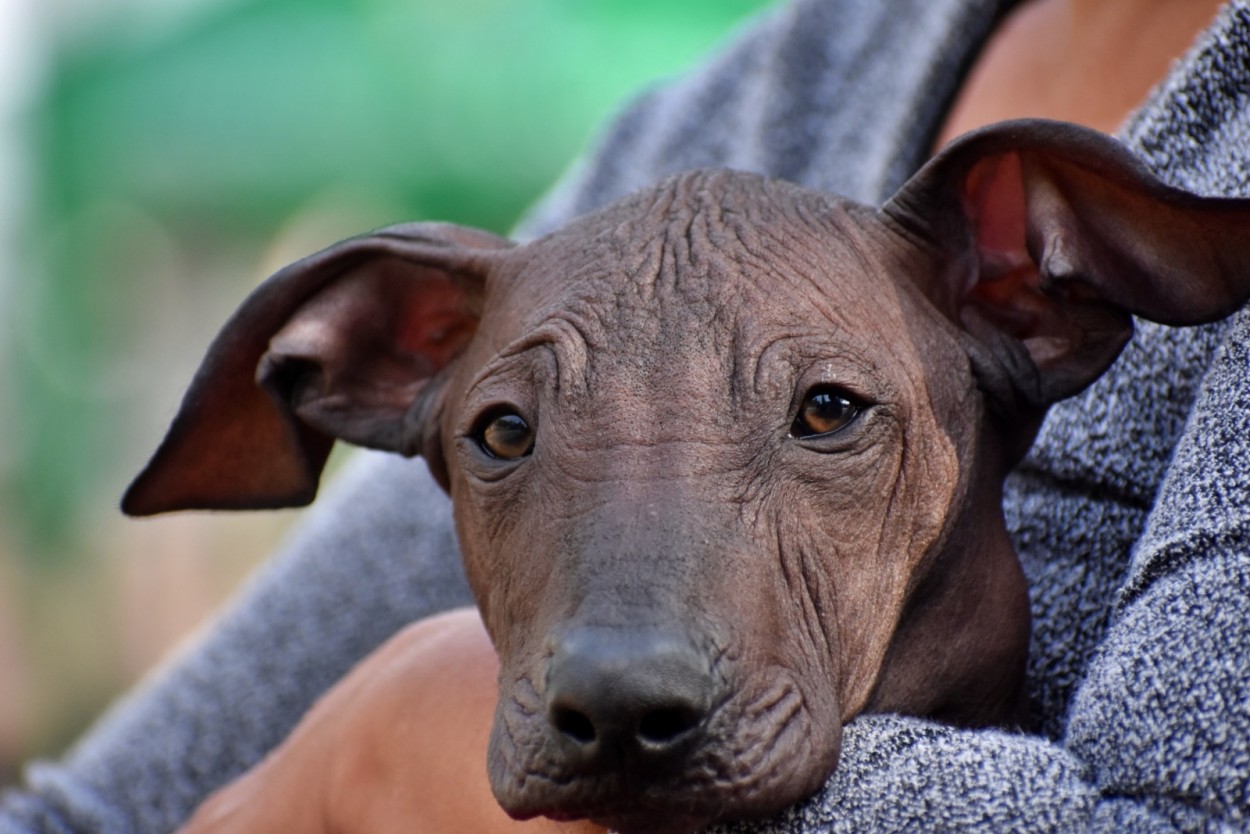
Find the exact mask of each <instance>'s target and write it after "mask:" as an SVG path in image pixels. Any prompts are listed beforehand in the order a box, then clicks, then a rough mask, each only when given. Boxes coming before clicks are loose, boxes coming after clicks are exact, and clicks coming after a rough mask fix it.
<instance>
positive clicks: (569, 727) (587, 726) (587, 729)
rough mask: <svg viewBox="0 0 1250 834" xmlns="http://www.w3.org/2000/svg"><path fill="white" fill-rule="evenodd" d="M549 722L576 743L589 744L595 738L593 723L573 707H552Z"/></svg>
mask: <svg viewBox="0 0 1250 834" xmlns="http://www.w3.org/2000/svg"><path fill="white" fill-rule="evenodd" d="M551 723H552V724H553V725H554V726H555V728H556V729H557V730H558V731H560V733H562V734H563V735H565V736H567V737H569V738H570V739H572V740H573V741H576V742H577V743H578V744H590V743H591V742H593V741H594V740H595V725H594V723H593V722H592V721H591V720H590V719H589V718H587V717H586V716H585V715H583V714H582V713H580V712H578V711H577V710H575V709H569V708H568V707H553V708H552V710H551Z"/></svg>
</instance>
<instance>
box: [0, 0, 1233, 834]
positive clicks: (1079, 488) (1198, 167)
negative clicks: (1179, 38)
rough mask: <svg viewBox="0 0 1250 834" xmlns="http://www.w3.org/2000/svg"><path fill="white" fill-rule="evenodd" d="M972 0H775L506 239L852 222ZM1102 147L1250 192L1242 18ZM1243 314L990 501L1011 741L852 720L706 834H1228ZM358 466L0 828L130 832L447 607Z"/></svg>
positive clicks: (1137, 383)
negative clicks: (1028, 643) (694, 213)
mask: <svg viewBox="0 0 1250 834" xmlns="http://www.w3.org/2000/svg"><path fill="white" fill-rule="evenodd" d="M997 13H998V8H997V4H996V3H994V2H991V0H899V1H898V2H891V3H881V2H879V0H798V2H794V3H792V4H790V5H788V6H786V7H784V8H781V9H779V10H778V11H777V12H776V13H775V14H773V15H770V16H767V17H765V18H762V19H761V20H759V21H757V22H756V23H755V24H754V25H752V26H751V27H749V28H747V29H745V30H744V31H743V32H742V33H741V34H740V35H739V37H738V38H737V39H736V40H735V41H734V42H733V43H731V44H730V45H728V46H727V47H726V48H725V49H724V50H722V51H721V52H720V53H718V54H717V55H715V56H713V57H712V58H711V59H710V60H709V61H708V62H707V63H705V64H704V65H703V66H702V67H700V68H699V69H697V70H696V71H694V72H692V73H690V74H689V75H687V76H686V77H684V78H682V79H680V80H678V81H676V82H673V83H671V84H668V85H666V86H663V87H659V88H656V89H655V90H653V91H651V92H649V93H647V94H646V95H644V96H643V97H642V98H640V99H639V100H638V101H637V102H636V103H635V104H634V105H633V106H632V107H630V108H629V109H628V110H627V111H626V112H625V113H624V114H623V115H622V117H621V118H620V120H618V122H616V123H615V124H614V125H613V126H612V127H611V129H610V130H609V131H608V132H607V133H606V134H605V135H604V136H603V137H602V140H601V142H600V144H599V146H598V148H597V150H596V152H595V153H594V154H593V155H592V156H590V157H588V158H587V159H585V160H583V161H582V162H581V163H580V164H579V166H578V167H577V168H576V169H575V170H574V171H573V172H572V173H571V174H570V176H568V177H567V178H566V179H565V181H564V183H563V184H562V185H561V186H560V187H559V188H558V189H557V190H556V191H555V192H554V193H553V194H552V195H551V196H550V197H549V198H548V199H547V200H546V201H544V203H543V205H542V206H541V207H540V208H539V209H538V210H537V211H536V212H535V214H534V215H533V216H532V217H531V219H530V221H529V222H528V223H527V224H526V226H525V234H528V235H532V234H537V233H540V232H542V231H544V230H546V229H548V228H550V227H551V226H552V225H554V224H557V223H559V222H561V221H562V220H563V219H565V218H567V217H568V216H570V215H572V214H574V213H577V212H580V211H583V210H586V209H589V208H592V207H594V206H597V205H600V204H602V203H603V202H606V201H608V200H610V199H612V198H614V197H616V196H619V195H621V194H623V193H625V192H627V191H629V190H632V189H634V188H636V187H638V186H640V185H642V184H644V183H645V182H648V181H650V180H652V179H655V178H656V177H658V176H660V175H662V174H665V173H668V172H671V171H675V170H679V169H682V168H686V167H692V166H705V165H730V166H733V167H739V168H747V169H751V170H756V171H760V172H763V173H769V174H772V175H776V176H785V177H788V178H791V179H795V180H798V181H800V182H803V183H804V184H807V185H811V186H815V187H821V188H827V189H831V190H836V191H839V192H842V193H845V194H848V195H850V196H853V197H856V198H858V199H861V200H866V201H879V200H881V199H882V198H884V197H886V196H888V194H889V193H890V192H891V191H892V190H893V189H894V188H895V187H897V186H898V185H899V184H900V183H901V182H902V181H903V180H904V179H905V178H906V176H907V175H908V174H909V173H910V172H911V171H912V170H913V169H914V168H915V167H916V165H917V164H919V162H920V161H921V160H922V159H923V158H924V157H925V155H926V153H927V150H928V148H929V147H930V145H931V144H932V138H933V136H934V135H935V133H936V131H937V128H938V125H939V123H940V120H941V116H942V113H943V112H944V110H945V108H946V107H947V105H948V103H949V101H950V99H951V96H952V95H953V93H954V91H955V90H956V89H957V87H958V84H959V82H960V75H961V70H962V68H964V67H965V66H966V65H967V63H968V62H969V60H970V59H971V58H972V57H973V56H974V55H975V52H976V50H977V48H978V47H979V45H980V43H981V42H982V41H983V39H984V37H985V35H986V33H987V32H988V30H989V28H990V27H991V26H992V24H993V22H994V19H995V16H996V15H997ZM1124 138H1125V140H1126V141H1127V142H1128V144H1129V145H1130V146H1131V147H1133V148H1134V149H1136V150H1137V151H1138V152H1139V153H1140V154H1141V155H1142V156H1143V157H1144V158H1145V159H1146V160H1147V162H1148V163H1149V164H1150V165H1151V166H1152V167H1153V168H1154V169H1155V170H1156V171H1157V172H1159V174H1160V175H1161V176H1163V177H1164V178H1166V179H1168V180H1170V181H1172V182H1173V183H1176V184H1179V185H1182V186H1185V187H1187V188H1190V189H1192V190H1195V191H1198V192H1201V193H1211V194H1227V195H1240V196H1250V0H1238V2H1235V3H1232V4H1230V6H1229V7H1228V8H1227V9H1226V10H1225V12H1224V13H1223V14H1222V16H1221V18H1220V19H1219V20H1218V21H1217V23H1216V24H1215V26H1214V27H1213V29H1212V31H1211V32H1209V33H1208V34H1207V35H1206V36H1204V38H1203V40H1202V41H1201V42H1200V44H1199V45H1198V47H1197V48H1196V49H1195V50H1194V51H1193V52H1192V53H1191V54H1190V56H1189V57H1188V58H1187V59H1186V60H1185V61H1184V62H1182V63H1181V64H1180V65H1178V66H1177V67H1176V68H1175V70H1174V72H1173V73H1172V75H1171V77H1170V78H1169V80H1168V81H1167V82H1166V83H1165V84H1164V85H1162V86H1161V87H1160V89H1159V90H1157V91H1156V93H1155V94H1154V95H1153V96H1152V98H1151V100H1150V101H1149V102H1147V103H1146V105H1145V106H1144V107H1143V108H1142V109H1141V111H1140V112H1139V114H1138V115H1137V116H1136V117H1135V118H1134V119H1133V120H1132V121H1131V122H1130V124H1129V125H1127V126H1126V128H1125V130H1124ZM1248 341H1250V314H1248V313H1246V312H1245V311H1243V312H1242V313H1240V314H1238V315H1237V316H1235V317H1234V318H1233V319H1232V320H1230V321H1229V322H1223V323H1219V324H1215V325H1211V326H1207V327H1203V328H1197V329H1192V330H1172V329H1168V328H1164V327H1159V326H1154V325H1148V324H1147V325H1143V326H1141V327H1140V328H1139V331H1138V334H1137V336H1136V337H1135V339H1134V341H1133V342H1132V343H1131V344H1130V346H1129V347H1128V349H1127V350H1126V351H1125V353H1124V355H1123V356H1122V357H1121V359H1120V360H1119V361H1118V362H1117V364H1116V365H1115V366H1114V367H1113V368H1112V370H1111V371H1110V372H1109V373H1108V374H1107V375H1106V376H1105V377H1103V378H1102V379H1101V380H1099V381H1098V382H1097V383H1096V384H1095V385H1094V386H1092V387H1091V388H1090V389H1089V390H1088V391H1086V392H1085V393H1083V394H1082V395H1080V396H1079V397H1077V398H1074V399H1072V400H1069V401H1067V402H1065V403H1062V404H1060V405H1059V406H1057V407H1056V408H1055V409H1053V410H1052V412H1051V414H1050V416H1049V417H1048V419H1047V421H1046V423H1045V425H1044V427H1043V430H1042V433H1041V435H1040V437H1039V440H1038V443H1037V444H1036V446H1035V447H1034V449H1033V451H1032V452H1031V453H1030V455H1029V457H1028V458H1027V459H1026V461H1025V462H1024V463H1023V464H1022V465H1021V466H1020V467H1019V469H1018V471H1017V472H1016V473H1015V474H1014V475H1013V476H1012V478H1011V480H1010V482H1009V484H1008V489H1007V494H1006V502H1005V506H1006V510H1007V517H1008V523H1009V526H1010V529H1011V530H1012V533H1013V536H1014V537H1015V540H1016V542H1017V546H1018V548H1019V550H1020V553H1021V558H1022V560H1023V562H1024V564H1025V568H1026V573H1027V575H1028V577H1029V580H1030V587H1031V591H1032V596H1033V609H1034V617H1035V623H1036V628H1035V634H1034V640H1033V647H1032V655H1031V659H1030V668H1029V689H1030V694H1031V696H1032V700H1033V705H1034V712H1035V717H1036V719H1037V722H1038V728H1039V729H1038V732H1037V733H1036V734H1032V735H1024V734H1008V733H1002V732H987V731H966V730H955V729H951V728H948V727H942V726H938V725H934V724H931V723H928V722H925V721H920V720H916V719H909V718H899V717H895V716H867V717H863V718H860V719H858V720H856V721H855V722H853V723H852V724H851V725H850V726H849V727H848V728H847V731H846V734H845V749H844V752H843V760H842V763H841V764H840V766H839V769H838V771H837V772H836V773H835V775H834V776H833V777H832V779H831V780H830V781H829V783H828V784H827V785H826V786H825V788H824V789H823V790H822V791H821V792H819V793H818V794H817V795H816V796H815V797H813V798H811V799H810V800H808V801H806V802H804V803H802V804H801V805H799V806H798V807H796V808H794V809H791V810H790V811H788V812H786V813H784V814H782V815H780V816H779V817H778V819H777V820H774V821H771V822H768V823H753V824H738V825H733V826H724V827H722V828H721V829H720V830H722V831H733V832H744V831H771V832H811V831H984V832H991V831H1008V830H1009V831H1038V832H1042V831H1046V832H1058V831H1081V830H1088V831H1108V832H1110V831H1177V830H1180V831H1225V830H1228V831H1235V830H1250V494H1248V490H1250V472H1248V471H1247V465H1246V463H1247V461H1250V457H1248V456H1247V455H1248V453H1250V448H1248V446H1250V432H1248V431H1247V430H1248V429H1250V364H1248V362H1250V355H1247V350H1248V348H1247V344H1248ZM433 492H434V488H433V486H432V485H431V484H430V482H429V479H428V476H427V475H425V474H424V473H423V470H422V467H421V466H420V465H419V464H415V465H414V464H413V463H410V462H402V461H395V460H390V459H387V458H385V457H383V456H375V455H369V456H365V457H362V458H361V459H360V460H358V461H357V462H356V463H355V465H354V466H353V467H352V470H351V471H350V472H349V473H348V474H347V477H345V478H344V479H342V480H341V481H340V482H339V483H338V484H337V487H336V489H335V490H333V491H332V493H331V494H328V495H327V496H325V497H324V498H323V499H322V500H321V501H320V502H319V505H318V508H317V509H315V510H313V511H312V512H311V513H310V515H309V517H308V520H307V522H306V523H305V525H304V528H303V530H302V531H301V532H300V534H299V535H298V536H297V537H296V538H295V540H294V541H293V542H292V543H291V545H290V546H289V547H288V548H287V550H286V552H285V553H284V554H282V555H281V556H279V557H278V558H277V559H276V560H275V561H274V563H273V564H272V565H270V566H269V567H268V568H267V569H266V570H265V572H264V573H263V574H262V575H261V576H260V577H258V578H257V579H256V580H255V581H254V582H253V583H252V585H251V587H250V588H249V589H248V591H247V592H246V593H245V594H244V596H243V598H242V600H241V601H239V602H238V603H236V605H235V606H234V607H233V608H232V609H231V610H230V611H229V612H227V613H226V614H225V615H223V617H222V619H221V621H220V623H219V624H218V626H217V627H216V628H215V629H213V630H212V631H211V632H210V633H209V634H208V635H206V638H205V640H204V641H203V642H202V643H201V644H200V645H199V646H198V647H197V648H195V649H194V650H192V651H191V652H189V653H188V654H187V655H185V656H183V657H181V658H178V659H176V660H174V661H173V662H172V663H171V664H170V665H169V667H167V669H166V670H165V671H163V672H162V673H161V674H160V675H159V676H158V677H156V678H155V679H154V680H152V681H150V682H149V683H148V684H147V685H146V686H145V687H144V688H143V689H142V690H140V691H139V692H137V693H135V694H134V695H132V696H131V697H130V699H129V700H128V701H126V702H124V703H123V704H122V705H121V706H120V707H119V708H118V709H117V710H116V711H115V712H114V713H113V714H111V715H110V716H108V717H107V718H106V719H105V720H104V721H103V722H102V723H101V725H100V726H99V727H98V728H97V729H96V730H95V731H94V732H93V733H91V734H90V735H89V736H88V737H87V738H86V739H85V740H84V741H83V743H82V744H81V745H80V746H79V747H78V748H77V750H76V751H75V752H74V753H73V754H71V756H70V757H69V758H68V759H67V760H66V761H65V762H63V763H60V764H55V765H43V766H41V767H40V768H37V769H34V770H32V772H31V774H30V784H31V788H30V790H29V791H28V792H26V793H23V794H14V795H12V796H10V797H9V798H8V799H7V800H5V801H4V803H3V804H2V805H0V809H2V810H0V832H6V834H7V832H33V831H55V832H61V831H66V832H70V831H73V832H80V831H101V832H110V833H111V832H158V831H164V830H168V828H170V827H171V826H172V825H173V824H174V823H175V822H176V821H177V820H179V819H180V818H181V817H182V816H183V815H184V814H185V813H186V812H187V810H188V809H189V808H190V807H191V806H192V805H193V804H194V802H195V801H196V800H197V799H198V797H200V796H201V795H202V794H203V793H204V792H206V791H207V790H209V789H211V787H213V786H214V785H216V784H218V783H220V782H221V781H223V780H224V779H226V778H228V777H229V776H231V775H233V774H234V773H237V772H238V771H239V770H241V769H242V768H244V767H246V766H247V765H248V764H250V763H251V762H253V761H255V760H256V758H257V757H259V756H260V755H261V754H262V753H263V751H264V750H265V749H267V748H268V747H269V746H271V745H272V744H273V743H274V742H276V741H277V740H278V739H279V738H281V736H282V735H283V734H284V733H285V732H286V730H287V729H288V728H289V727H290V725H291V724H292V723H293V722H294V721H295V720H296V719H297V718H298V716H299V714H300V713H301V712H302V711H303V709H304V708H305V707H306V706H307V705H308V704H309V703H310V702H311V700H312V699H313V698H315V697H316V695H317V694H318V693H319V692H320V691H321V690H322V689H323V688H324V687H326V686H327V685H329V683H331V682H332V681H333V680H334V679H335V678H336V677H337V676H338V675H340V674H341V673H342V672H343V671H344V670H345V669H346V668H347V667H348V666H349V665H350V664H351V663H352V662H353V661H354V660H355V659H356V658H358V657H359V656H361V655H362V654H363V653H365V652H367V651H368V650H369V649H370V648H371V647H372V646H373V645H375V644H376V643H377V642H378V641H380V640H381V639H383V638H384V637H385V636H386V635H387V634H389V633H390V632H391V631H393V630H394V629H395V628H397V627H398V626H399V625H400V624H402V623H403V622H405V621H407V620H409V619H411V618H414V617H418V616H421V615H423V614H425V613H427V612H430V611H433V610H436V609H438V608H442V607H447V606H449V605H451V604H454V603H458V602H460V601H463V600H464V599H465V598H466V592H465V591H464V587H463V579H462V577H461V576H460V575H459V569H458V568H457V567H456V566H455V565H454V564H453V562H454V560H452V559H451V558H450V554H451V553H452V552H453V550H454V542H453V541H452V540H451V534H450V532H449V528H448V524H447V507H446V501H445V499H442V498H441V497H440V496H436V495H434V494H432V493H433Z"/></svg>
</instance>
